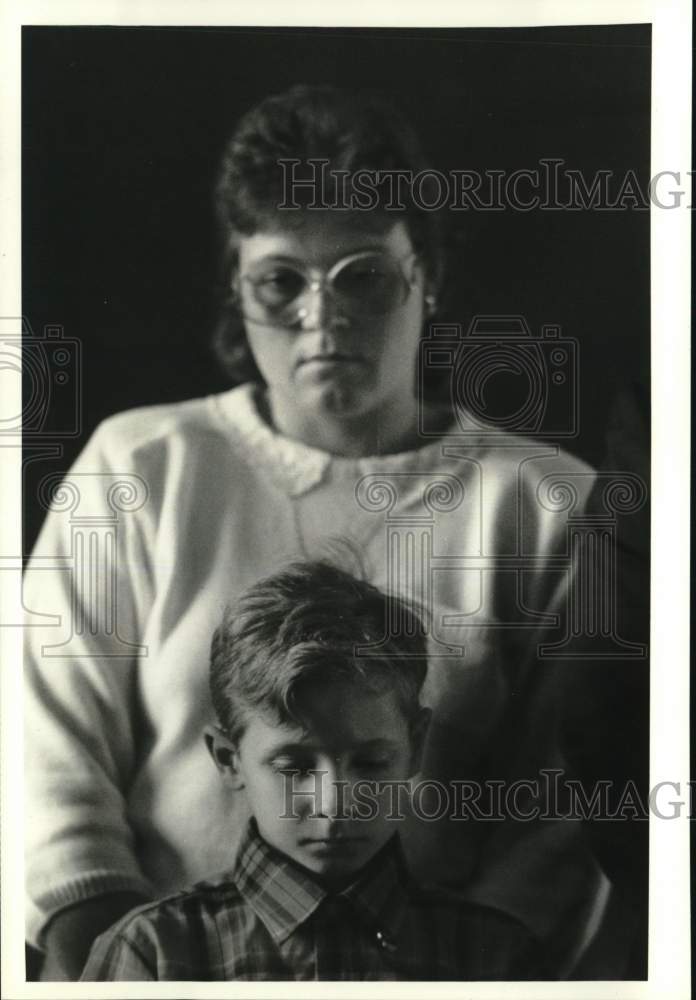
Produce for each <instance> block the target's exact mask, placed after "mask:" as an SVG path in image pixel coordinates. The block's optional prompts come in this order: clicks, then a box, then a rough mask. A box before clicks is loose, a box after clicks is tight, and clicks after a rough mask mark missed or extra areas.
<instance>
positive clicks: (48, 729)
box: [24, 421, 151, 943]
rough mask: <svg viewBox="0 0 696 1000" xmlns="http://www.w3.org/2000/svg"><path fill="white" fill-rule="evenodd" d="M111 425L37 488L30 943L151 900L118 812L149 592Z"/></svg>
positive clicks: (134, 481) (30, 592)
mask: <svg viewBox="0 0 696 1000" xmlns="http://www.w3.org/2000/svg"><path fill="white" fill-rule="evenodd" d="M112 423H113V422H112V421H107V422H106V423H105V424H104V425H102V427H101V428H100V429H98V430H97V432H96V433H95V435H94V436H93V438H92V439H91V441H90V442H89V443H88V445H87V447H86V448H85V450H84V451H83V453H82V455H81V456H80V457H79V458H78V460H77V462H76V464H75V465H74V466H73V468H72V469H71V470H70V472H69V473H68V474H67V476H65V478H64V479H63V480H62V482H55V483H52V484H51V483H47V484H45V494H46V495H45V497H44V500H45V501H46V503H47V505H48V506H49V512H48V515H47V518H46V521H45V524H44V527H43V529H42V532H41V534H40V536H39V539H38V541H37V545H36V548H35V550H34V553H33V555H32V558H31V561H30V563H29V566H28V568H27V572H26V575H25V581H24V604H25V607H26V608H27V609H28V611H29V612H31V616H30V618H29V621H28V625H27V628H26V631H25V634H26V645H25V663H24V669H25V691H26V693H25V699H26V700H25V767H26V778H27V785H26V841H27V848H26V851H27V853H26V872H27V885H28V893H29V898H30V903H29V912H28V932H29V938H30V940H34V941H37V942H38V943H40V941H41V937H40V935H41V931H42V928H43V926H44V925H45V924H46V923H47V921H48V920H49V919H50V917H51V916H53V915H54V914H55V913H57V912H58V911H59V910H61V909H63V908H65V907H67V906H70V905H73V904H75V903H77V902H79V901H80V900H83V899H86V898H89V897H92V896H97V895H101V894H103V893H107V892H113V891H118V890H130V891H136V892H139V893H143V894H145V895H146V896H147V895H150V894H151V889H150V887H149V884H148V882H147V880H146V879H145V878H144V876H143V875H142V873H141V872H140V870H139V867H138V863H137V860H136V856H135V852H134V843H133V834H132V832H131V829H130V827H129V823H128V815H127V806H126V794H127V789H128V786H129V781H130V777H131V773H132V770H133V767H134V763H135V760H136V746H135V731H134V730H135V721H134V707H135V693H136V687H135V678H136V670H137V665H138V661H139V658H141V657H142V656H144V655H146V650H145V648H144V647H143V646H140V645H139V643H141V642H142V639H141V638H139V636H140V634H141V629H142V626H141V623H142V620H143V615H144V606H145V605H146V604H147V601H148V587H149V583H148V570H147V560H146V558H145V555H144V552H143V546H142V543H141V541H140V539H141V536H142V528H141V527H138V526H137V525H136V518H137V517H138V513H139V511H142V508H143V507H144V506H146V502H147V499H146V498H147V492H148V488H147V483H146V482H145V480H144V479H142V478H141V477H140V476H138V475H137V474H135V473H134V471H133V470H132V469H131V468H129V467H128V466H129V463H128V460H127V453H126V449H125V448H121V449H119V448H118V435H115V434H114V433H113V430H112V429H111V427H112ZM119 451H121V453H122V454H121V456H119ZM41 619H43V621H44V622H45V624H43V623H42V624H39V625H38V626H37V625H36V622H37V620H38V621H41Z"/></svg>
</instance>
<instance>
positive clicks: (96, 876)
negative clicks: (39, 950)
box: [27, 869, 155, 947]
mask: <svg viewBox="0 0 696 1000" xmlns="http://www.w3.org/2000/svg"><path fill="white" fill-rule="evenodd" d="M110 892H137V893H141V894H142V895H143V896H145V897H147V898H148V899H154V898H155V892H154V889H153V887H152V885H151V884H150V883H149V882H148V880H147V879H146V878H144V877H142V876H138V875H133V874H125V873H123V872H114V871H108V870H107V869H96V870H94V871H91V872H84V873H83V874H81V875H79V876H77V877H76V878H71V879H70V880H69V881H66V882H63V883H61V884H60V885H53V886H51V889H50V891H49V892H45V893H36V894H35V896H34V899H33V901H32V902H33V906H30V907H29V914H28V916H27V939H28V940H29V941H31V942H32V943H33V944H36V945H38V946H39V947H42V937H43V933H44V931H45V929H46V926H47V925H48V922H49V921H50V920H51V919H52V918H53V917H55V916H56V914H57V913H60V911H61V910H65V909H67V908H68V907H70V906H74V905H76V904H77V903H81V902H83V901H84V900H87V899H93V898H94V897H95V896H104V895H106V894H107V893H110Z"/></svg>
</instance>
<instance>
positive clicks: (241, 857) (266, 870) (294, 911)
mask: <svg viewBox="0 0 696 1000" xmlns="http://www.w3.org/2000/svg"><path fill="white" fill-rule="evenodd" d="M234 881H235V884H236V885H237V888H238V889H239V891H240V893H241V894H242V896H243V897H244V899H245V901H246V902H247V903H248V905H249V906H250V907H251V909H252V910H253V911H254V913H255V914H256V916H257V917H258V918H259V920H261V922H262V923H263V924H264V925H265V927H266V928H267V930H268V932H269V934H270V935H271V937H272V938H273V940H274V941H275V942H276V944H282V943H283V942H284V941H286V940H287V939H288V938H289V937H290V935H291V934H293V933H294V932H295V931H296V930H297V929H298V927H300V925H301V924H303V923H304V922H305V921H306V920H308V919H309V917H311V916H312V914H313V913H315V911H316V910H318V909H319V907H320V906H321V904H322V903H323V902H324V900H326V899H330V898H332V897H334V898H335V897H336V896H338V897H343V899H345V900H347V901H348V902H349V903H350V904H351V905H352V907H353V908H354V909H355V910H356V913H357V915H358V916H359V917H360V918H361V919H362V920H363V921H364V922H367V924H368V925H370V926H371V928H372V929H374V931H375V932H379V934H380V935H381V937H382V938H383V939H384V940H385V941H387V942H389V940H390V939H391V940H393V939H394V938H395V936H396V933H397V931H398V928H399V926H400V924H401V921H402V919H403V916H404V913H405V909H406V905H407V902H408V891H407V889H408V884H409V882H410V876H409V875H408V872H407V869H406V865H405V862H404V858H403V854H402V851H401V845H400V843H399V839H398V837H397V836H394V837H392V838H391V840H390V841H389V842H388V843H387V844H385V846H384V847H383V848H382V850H380V851H379V852H378V853H377V854H376V855H375V857H374V858H372V859H371V861H370V862H369V863H368V864H367V865H366V866H365V868H363V870H362V871H361V872H360V875H359V876H358V878H357V879H356V880H355V881H354V882H352V883H351V884H350V885H348V886H346V887H345V888H344V889H342V890H341V891H340V892H339V893H335V894H334V893H332V892H330V890H328V889H327V888H326V887H324V886H322V885H321V883H320V882H318V881H317V880H316V879H315V878H313V877H312V875H311V873H310V872H308V871H307V870H306V869H304V868H302V867H301V866H300V865H298V864H296V863H295V862H294V861H292V860H291V859H290V858H287V857H285V855H283V854H281V853H280V852H279V851H277V850H275V848H273V847H271V846H270V845H269V844H267V843H266V841H265V840H263V838H262V837H261V836H260V834H259V832H258V828H257V827H256V824H255V822H254V821H253V820H251V821H250V823H249V825H248V827H247V830H246V832H245V834H244V837H243V838H242V841H241V843H240V847H239V853H238V855H237V862H236V865H235V871H234Z"/></svg>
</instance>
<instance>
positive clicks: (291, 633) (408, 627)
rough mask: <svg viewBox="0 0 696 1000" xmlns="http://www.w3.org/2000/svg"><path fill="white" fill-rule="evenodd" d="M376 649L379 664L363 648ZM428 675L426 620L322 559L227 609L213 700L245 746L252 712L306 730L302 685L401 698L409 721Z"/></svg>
mask: <svg viewBox="0 0 696 1000" xmlns="http://www.w3.org/2000/svg"><path fill="white" fill-rule="evenodd" d="M396 622H398V628H394V627H392V628H390V629H389V633H388V635H387V629H388V626H389V624H391V625H392V626H393V625H394V623H396ZM385 636H387V638H386V639H385ZM378 644H379V655H376V653H375V655H370V654H369V652H368V651H363V650H360V649H359V647H361V646H365V647H370V646H377V645H378ZM426 672H427V652H426V638H425V631H424V627H423V621H422V618H421V616H420V615H419V614H418V613H417V612H416V611H415V610H414V609H413V608H412V607H411V606H410V605H409V604H408V603H407V602H405V601H402V600H401V599H400V598H397V597H390V596H388V595H387V594H385V593H383V592H382V591H381V590H379V589H378V588H377V587H375V586H373V585H372V584H370V583H367V582H366V581H364V580H360V579H358V578H356V577H355V576H353V575H351V574H350V573H347V572H346V571H345V570H342V569H339V568H338V567H337V566H335V565H333V564H332V563H330V562H326V561H322V560H317V561H307V562H298V563H294V564H291V565H290V566H288V567H287V568H286V569H283V570H281V571H280V572H278V573H275V574H273V575H272V576H270V577H268V578H267V579H265V580H261V581H260V582H258V583H256V584H254V585H253V586H252V587H250V588H249V589H248V590H246V591H245V592H244V593H243V594H242V596H241V597H240V598H239V599H238V600H237V602H236V603H235V604H233V605H231V606H229V607H228V608H227V610H226V611H225V614H224V617H223V620H222V623H221V624H220V626H219V627H218V628H217V629H216V631H215V634H214V636H213V640H212V645H211V655H210V691H211V695H212V701H213V707H214V709H215V713H216V715H217V717H218V720H219V722H220V724H221V725H222V726H223V727H224V729H225V731H226V732H227V734H228V735H229V737H230V738H231V739H232V740H234V741H237V740H239V739H240V737H241V736H242V734H243V732H244V729H245V727H246V721H247V718H248V713H249V712H250V711H258V712H260V713H262V714H265V715H270V717H271V718H273V719H275V720H277V721H278V722H288V721H298V717H297V714H296V699H297V697H298V695H299V694H300V692H301V689H302V686H304V685H306V684H307V683H310V684H311V683H316V682H318V681H322V680H326V679H329V680H339V679H345V680H348V681H349V682H352V683H355V684H360V685H362V686H364V687H365V688H366V689H367V690H369V691H373V692H375V693H381V692H382V691H385V690H393V691H394V692H395V694H396V696H397V699H398V701H399V704H400V706H401V708H402V711H403V713H404V716H405V718H406V719H407V720H408V721H409V722H411V721H413V720H414V719H415V717H416V715H417V713H418V710H419V708H420V701H419V696H420V692H421V688H422V687H423V683H424V681H425V676H426Z"/></svg>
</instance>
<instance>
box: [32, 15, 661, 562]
mask: <svg viewBox="0 0 696 1000" xmlns="http://www.w3.org/2000/svg"><path fill="white" fill-rule="evenodd" d="M298 82H310V83H311V82H330V83H338V84H343V85H346V84H348V85H359V86H365V87H370V88H378V89H380V90H381V91H383V92H386V93H387V94H389V95H391V96H392V97H393V99H394V100H395V101H396V103H398V104H399V105H400V106H402V107H403V108H404V110H405V111H406V112H407V113H408V114H409V116H410V118H411V120H412V121H413V122H414V124H415V125H416V127H417V128H418V129H419V131H420V132H421V134H422V135H423V137H424V140H425V145H426V148H427V149H428V150H429V151H430V153H431V156H432V160H433V163H434V165H435V166H438V167H439V168H440V169H442V170H445V171H446V170H450V169H473V170H479V171H485V170H493V169H501V170H506V171H512V170H515V169H518V168H529V169H535V168H536V167H538V166H539V160H540V159H541V158H547V157H559V158H562V159H564V160H565V167H566V168H573V169H577V170H581V171H582V172H583V175H584V176H585V177H586V178H587V179H588V180H589V179H591V177H592V176H593V175H594V173H595V172H596V171H598V170H612V171H615V174H616V177H617V178H618V180H617V181H616V182H615V183H614V185H613V190H614V192H616V190H617V188H618V183H619V181H620V179H621V178H623V177H624V176H625V174H626V172H627V171H628V170H633V171H635V173H636V175H637V177H638V179H639V180H640V182H641V186H642V188H643V190H647V183H648V179H649V155H650V132H649V127H650V27H649V26H647V25H622V26H601V27H569V28H537V29H507V28H506V29H475V30H474V29H456V30H455V29H447V30H431V29H428V30H425V29H402V30H393V29H384V30H382V29H380V30H376V29H369V30H367V29H365V30H363V29H311V30H305V29H301V30H300V29H283V28H278V29H268V28H262V29H230V28H213V29H205V28H182V29H180V28H160V27H157V28H108V27H107V28H101V27H100V28H88V27H67V28H56V27H45V28H43V27H25V28H24V29H23V312H24V315H25V317H26V319H27V321H28V322H29V324H30V325H31V328H32V330H33V333H34V335H36V336H41V335H42V331H43V330H44V327H45V326H46V325H47V324H49V325H51V324H52V325H60V326H62V327H63V331H64V336H65V338H67V339H71V338H72V339H76V340H78V341H79V342H80V343H81V351H82V369H81V372H79V373H78V372H77V371H74V370H71V378H70V379H69V380H68V382H67V383H66V384H65V385H63V386H62V388H60V389H59V388H58V387H57V385H55V384H54V392H53V395H52V397H51V400H50V405H47V406H46V407H45V408H44V410H43V411H41V412H40V413H39V416H38V417H37V416H36V415H35V416H34V418H33V420H34V424H33V432H32V433H31V434H29V435H27V437H26V439H25V440H26V444H27V450H26V459H27V465H26V469H25V491H26V492H25V497H26V501H25V524H24V529H25V532H24V533H25V551H27V550H28V549H29V548H30V547H31V545H32V543H33V540H34V538H35V535H36V532H37V530H38V527H39V526H40V523H41V519H42V517H43V511H42V510H41V508H40V506H39V505H38V503H37V502H36V500H35V496H36V489H37V485H38V482H39V480H40V479H41V477H43V476H45V475H46V474H47V473H49V472H55V471H60V470H63V469H66V468H67V467H68V466H69V464H70V463H71V461H72V459H73V458H74V456H75V454H76V453H77V451H78V450H79V449H80V448H81V447H82V446H83V444H84V442H85V440H86V439H87V436H88V435H89V433H91V431H92V430H93V428H94V427H95V425H96V424H97V423H98V422H99V421H100V420H101V419H102V418H104V417H105V416H107V415H108V414H111V413H114V412H116V411H118V410H122V409H125V408H128V407H132V406H137V405H142V404H146V403H154V402H163V401H171V400H177V399H184V398H187V397H192V396H197V395H201V394H204V393H208V392H215V391H219V390H222V389H224V388H226V386H227V383H226V381H225V379H224V378H223V376H222V375H221V374H220V372H219V371H218V369H217V367H216V363H215V361H214V360H213V357H212V355H211V353H210V349H209V346H208V344H209V340H210V333H211V330H212V327H213V325H214V322H215V318H216V311H215V297H214V289H215V284H216V280H217V276H218V275H217V259H216V256H217V255H216V248H217V242H216V237H215V231H214V226H213V215H212V199H211V194H210V191H211V186H212V184H213V181H214V177H215V173H216V169H217V164H218V160H219V157H220V153H221V150H222V147H223V144H224V142H225V139H226V138H227V136H228V135H229V133H230V132H231V130H232V128H233V127H234V124H235V122H236V120H237V119H238V117H239V116H240V114H242V113H243V112H244V111H245V110H247V109H248V108H249V107H250V106H251V105H253V104H254V103H256V102H257V101H258V100H260V99H261V98H262V97H264V96H266V95H267V94H269V93H271V92H274V91H279V90H283V89H285V88H286V87H288V86H290V85H292V84H294V83H298ZM522 190H523V191H524V192H526V188H525V187H524V186H523V187H522ZM453 222H454V225H453V229H452V240H453V246H454V247H455V252H454V257H453V260H454V266H453V273H454V276H455V281H454V287H455V292H456V294H455V296H454V298H453V300H452V302H451V305H450V306H449V315H448V316H447V318H448V319H450V320H452V321H455V322H459V323H462V324H464V325H465V326H466V325H467V324H468V322H469V320H470V319H471V317H472V316H473V315H475V314H477V313H494V314H503V313H516V314H522V315H524V316H525V317H526V319H527V321H528V322H529V324H530V326H531V328H532V330H533V331H535V332H538V331H539V329H540V327H541V325H542V324H544V323H557V324H559V325H560V326H561V329H562V332H563V335H564V336H567V337H574V338H577V340H578V341H579V344H580V348H579V364H580V378H581V394H580V434H579V436H578V437H577V438H576V439H573V440H570V441H567V442H565V446H566V447H568V448H569V449H570V450H572V451H575V452H576V453H577V454H579V455H581V456H582V457H584V458H586V459H587V460H588V461H590V462H592V463H593V464H599V463H600V462H601V460H602V457H603V455H604V452H605V428H606V424H607V419H608V414H609V411H610V408H611V406H612V402H613V400H614V398H615V397H616V395H617V393H618V391H619V389H620V387H621V386H622V385H624V384H626V383H631V382H633V383H638V384H639V385H640V386H642V388H643V390H647V387H648V385H649V316H650V309H649V307H650V273H649V213H648V212H647V211H646V210H642V211H640V210H638V211H636V210H629V211H597V210H590V211H579V212H569V211H558V212H548V211H539V210H535V211H531V212H519V211H512V210H510V209H508V210H506V211H502V212H472V211H465V212H459V213H456V217H455V218H454V220H453ZM46 358H48V361H47V362H46V363H47V365H48V369H49V375H50V376H51V377H52V376H53V374H55V371H54V369H55V365H56V362H55V349H54V348H51V350H50V351H48V352H47V353H45V354H44V359H46ZM72 364H73V362H72V360H69V362H68V367H69V368H70V367H71V366H72ZM27 377H28V378H29V379H30V380H31V379H33V378H35V375H33V374H31V373H29V374H28V376H27ZM25 381H26V380H25ZM78 384H79V387H80V399H81V404H82V408H81V415H80V418H79V421H78V425H77V426H75V421H74V419H73V415H72V410H73V408H74V399H75V389H76V388H77V386H78ZM25 389H27V391H28V392H29V393H31V392H36V385H34V384H32V385H29V386H28V388H27V386H26V384H25ZM27 398H28V397H27V396H25V400H26V399H27ZM25 405H26V403H25ZM34 412H35V413H36V411H34ZM74 430H75V431H77V433H74V434H72V433H71V434H70V435H69V436H66V435H65V432H66V431H71V432H72V431H74ZM46 443H48V444H49V445H50V443H58V444H60V445H61V446H62V454H61V455H55V454H54V455H53V456H52V457H50V458H47V457H45V456H42V452H41V450H40V448H39V450H35V448H34V446H35V445H39V446H43V445H44V444H46Z"/></svg>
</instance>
